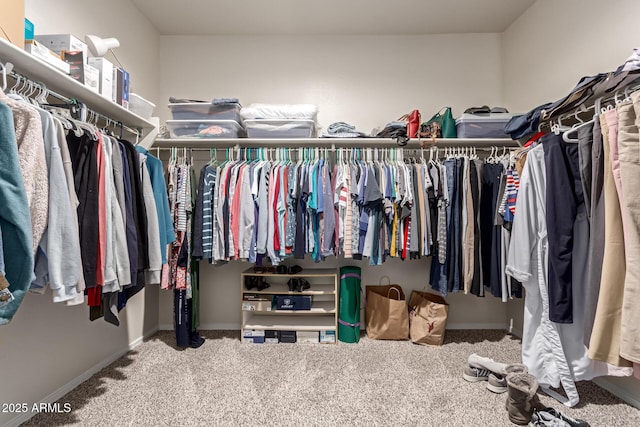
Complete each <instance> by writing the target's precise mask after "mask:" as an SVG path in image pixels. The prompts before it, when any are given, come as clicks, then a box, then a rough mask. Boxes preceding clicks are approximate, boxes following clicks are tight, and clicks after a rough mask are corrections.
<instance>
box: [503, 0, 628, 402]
mask: <svg viewBox="0 0 640 427" xmlns="http://www.w3.org/2000/svg"><path fill="white" fill-rule="evenodd" d="M638 16H640V2H638V1H637V0H614V1H608V2H603V1H600V0H563V1H553V0H537V1H536V2H535V3H534V4H533V5H532V6H531V7H530V8H529V9H528V10H527V11H526V12H525V13H524V14H523V15H522V16H520V18H519V19H517V20H516V21H515V22H514V23H513V24H512V25H511V26H510V27H509V28H508V29H507V30H506V31H505V32H504V34H503V37H502V46H503V56H502V59H503V94H504V101H505V104H506V106H507V107H508V108H510V109H511V110H512V111H522V112H525V111H528V110H530V109H531V108H533V107H535V106H537V105H540V104H543V103H545V102H549V101H554V100H556V99H559V98H561V97H562V96H564V95H566V94H568V93H569V92H570V91H571V89H572V88H573V87H574V86H575V85H576V84H577V83H578V81H579V79H580V78H581V77H582V76H587V75H593V74H597V73H599V72H605V71H612V70H615V69H616V68H617V67H618V65H620V64H622V63H623V62H624V61H625V60H626V59H627V57H629V55H630V54H631V52H632V50H633V48H635V47H640V32H638ZM522 312H523V306H522V304H521V303H517V302H514V303H510V307H509V311H508V313H509V318H510V319H513V325H514V329H515V330H516V331H519V332H521V331H522ZM599 384H601V385H603V386H604V387H606V388H608V389H610V390H611V391H613V392H614V393H615V394H617V395H619V396H620V397H622V398H624V399H625V400H627V401H629V402H631V403H633V404H634V405H636V406H638V405H640V381H638V380H636V379H634V378H606V379H602V380H599Z"/></svg>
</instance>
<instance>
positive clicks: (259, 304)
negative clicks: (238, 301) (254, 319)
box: [242, 300, 271, 311]
mask: <svg viewBox="0 0 640 427" xmlns="http://www.w3.org/2000/svg"><path fill="white" fill-rule="evenodd" d="M242 310H243V311H271V300H268V301H265V300H253V301H242Z"/></svg>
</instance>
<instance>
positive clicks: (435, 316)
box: [409, 291, 449, 345]
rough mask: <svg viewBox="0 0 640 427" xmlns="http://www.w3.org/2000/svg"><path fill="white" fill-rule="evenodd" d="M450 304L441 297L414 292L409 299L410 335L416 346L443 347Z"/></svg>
mask: <svg viewBox="0 0 640 427" xmlns="http://www.w3.org/2000/svg"><path fill="white" fill-rule="evenodd" d="M448 316H449V304H447V301H445V299H444V298H442V297H441V296H440V295H436V294H432V293H428V292H420V291H412V292H411V298H410V299H409V335H410V337H411V341H412V342H414V343H416V344H430V345H442V343H443V341H444V333H445V329H446V328H447V317H448Z"/></svg>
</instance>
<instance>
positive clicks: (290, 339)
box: [278, 331, 296, 344]
mask: <svg viewBox="0 0 640 427" xmlns="http://www.w3.org/2000/svg"><path fill="white" fill-rule="evenodd" d="M278 339H279V342H284V343H291V344H293V343H295V342H296V331H280V332H279V333H278Z"/></svg>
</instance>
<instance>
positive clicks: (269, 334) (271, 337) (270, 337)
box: [264, 330, 280, 344]
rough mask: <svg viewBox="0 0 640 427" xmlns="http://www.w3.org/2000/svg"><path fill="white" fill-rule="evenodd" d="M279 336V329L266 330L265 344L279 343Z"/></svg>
mask: <svg viewBox="0 0 640 427" xmlns="http://www.w3.org/2000/svg"><path fill="white" fill-rule="evenodd" d="M278 336H279V333H278V331H270V330H266V331H264V342H265V344H278V343H279V342H280V339H279V338H278Z"/></svg>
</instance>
